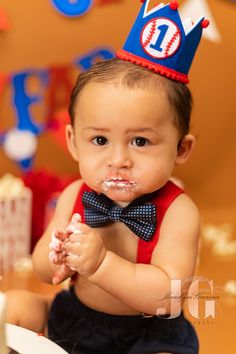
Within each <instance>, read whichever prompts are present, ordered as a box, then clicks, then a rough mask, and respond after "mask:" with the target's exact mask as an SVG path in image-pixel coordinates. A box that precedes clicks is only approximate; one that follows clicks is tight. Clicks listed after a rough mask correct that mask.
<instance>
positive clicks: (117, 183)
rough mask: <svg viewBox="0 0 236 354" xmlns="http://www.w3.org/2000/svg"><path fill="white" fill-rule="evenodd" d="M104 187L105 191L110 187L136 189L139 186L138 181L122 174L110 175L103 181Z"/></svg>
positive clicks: (127, 189) (126, 189)
mask: <svg viewBox="0 0 236 354" xmlns="http://www.w3.org/2000/svg"><path fill="white" fill-rule="evenodd" d="M102 188H103V190H104V191H105V192H107V191H108V190H109V189H119V190H125V191H134V190H135V189H136V188H137V182H136V181H134V180H133V179H129V178H124V177H122V176H114V177H109V178H107V179H106V180H104V181H103V182H102Z"/></svg>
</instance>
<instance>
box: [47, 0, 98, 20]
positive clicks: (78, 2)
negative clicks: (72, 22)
mask: <svg viewBox="0 0 236 354" xmlns="http://www.w3.org/2000/svg"><path fill="white" fill-rule="evenodd" d="M51 1H52V3H53V5H54V6H55V7H56V9H57V10H58V11H59V12H60V13H62V14H63V15H65V16H69V17H78V16H82V15H84V14H85V13H86V12H87V11H89V9H90V7H91V6H92V3H93V0H73V1H72V0H51Z"/></svg>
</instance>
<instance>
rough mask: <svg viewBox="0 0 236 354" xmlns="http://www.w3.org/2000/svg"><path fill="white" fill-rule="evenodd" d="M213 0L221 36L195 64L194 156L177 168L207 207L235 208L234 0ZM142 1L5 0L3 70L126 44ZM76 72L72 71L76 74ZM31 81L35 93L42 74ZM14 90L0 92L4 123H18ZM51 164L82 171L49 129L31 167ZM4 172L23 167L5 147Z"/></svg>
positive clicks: (1, 4) (39, 111) (0, 46)
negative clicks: (68, 0)
mask: <svg viewBox="0 0 236 354" xmlns="http://www.w3.org/2000/svg"><path fill="white" fill-rule="evenodd" d="M184 2H185V1H182V3H183V4H184ZM102 3H103V5H102ZM153 3H156V1H154V2H153ZM180 3H181V1H180ZM208 5H209V7H210V9H211V12H212V14H213V16H214V19H215V22H216V24H217V26H218V29H219V31H220V33H221V36H222V41H221V42H219V43H213V42H210V41H209V40H206V39H203V40H202V42H201V45H200V47H199V50H198V53H197V56H196V58H195V60H194V63H193V65H192V70H191V73H190V81H191V83H190V88H191V90H192V93H193V96H194V101H195V108H194V113H193V120H192V130H193V133H194V134H195V135H196V136H197V146H196V148H195V151H194V153H193V156H192V159H191V161H189V162H188V164H187V165H186V166H184V167H181V168H178V169H177V170H176V171H175V175H176V176H178V177H180V178H181V179H183V181H184V182H185V184H186V186H187V189H188V190H189V192H190V194H191V195H192V197H193V199H194V200H195V201H196V202H197V203H198V204H199V205H200V206H201V207H204V208H208V207H211V206H212V207H219V208H223V209H224V208H228V209H232V208H233V205H234V204H235V199H236V189H235V188H234V183H235V180H236V167H235V147H236V139H235V136H234V134H235V131H236V119H235V116H236V115H235V111H236V109H235V101H236V99H235V82H236V74H235V62H236V47H235V43H236V38H235V35H234V29H233V28H234V27H233V26H234V23H235V16H236V4H234V3H233V2H230V1H226V0H225V1H224V0H217V1H216V0H208ZM139 7H140V2H139V1H138V0H132V1H131V0H110V1H108V0H107V1H102V0H96V1H95V0H94V2H93V6H92V7H91V9H90V10H89V11H88V13H87V14H85V15H83V16H81V17H78V18H68V17H65V16H63V15H62V14H60V13H59V12H58V11H56V9H55V8H54V7H53V6H52V3H51V1H50V0H34V1H31V0H25V1H23V2H22V1H19V0H11V1H9V0H0V9H1V10H4V11H5V13H6V14H7V15H8V18H9V21H10V24H11V28H10V29H9V30H8V31H7V32H0V73H5V74H10V75H11V74H13V73H16V72H20V71H23V70H25V69H29V68H32V69H45V68H49V67H50V66H52V65H53V64H57V65H64V64H68V63H73V61H74V60H75V58H77V57H79V56H81V55H84V54H85V53H87V52H89V51H91V50H93V49H94V48H96V47H109V48H111V49H113V50H117V49H119V48H121V47H122V44H123V42H124V40H125V38H126V35H127V33H128V31H129V29H130V26H131V24H132V23H133V21H134V19H135V17H136V14H137V12H138V9H139ZM77 71H78V70H77ZM77 71H76V70H75V72H73V73H72V76H73V80H74V78H75V76H76V72H77ZM30 84H31V91H32V92H34V90H35V92H39V91H40V89H41V88H40V86H39V83H38V82H37V80H36V81H35V80H33V79H32V81H31V83H30ZM11 95H12V88H11V87H10V86H8V87H7V89H6V90H5V92H4V95H1V96H0V127H1V129H6V128H10V127H12V125H14V124H15V119H16V118H15V116H14V111H13V109H12V106H11ZM32 112H33V115H34V120H35V121H39V122H41V121H43V108H42V106H40V105H37V104H35V105H34V107H33V109H32ZM46 166H50V168H51V170H52V171H55V172H56V173H58V174H61V175H63V174H76V173H77V170H76V165H75V163H74V162H73V161H72V160H71V159H70V158H69V156H68V155H67V153H65V152H64V151H63V149H62V148H61V147H60V145H58V144H57V143H56V141H55V140H54V139H52V136H51V134H50V133H49V132H45V133H43V134H42V135H39V136H38V149H37V153H36V156H35V162H34V166H33V168H34V169H36V170H38V169H42V168H45V167H46ZM6 172H11V173H13V174H15V175H21V174H22V170H21V169H20V168H19V167H18V165H17V164H15V163H14V162H13V161H11V160H10V159H9V158H8V157H7V156H6V155H5V153H4V151H3V149H2V147H1V146H0V176H1V175H3V174H4V173H6Z"/></svg>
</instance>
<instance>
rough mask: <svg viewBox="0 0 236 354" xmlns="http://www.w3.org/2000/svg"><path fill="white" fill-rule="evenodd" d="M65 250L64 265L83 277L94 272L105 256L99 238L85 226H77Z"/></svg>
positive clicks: (67, 241) (103, 247)
mask: <svg viewBox="0 0 236 354" xmlns="http://www.w3.org/2000/svg"><path fill="white" fill-rule="evenodd" d="M65 249H66V253H67V255H66V261H65V264H66V265H67V266H68V267H70V268H71V269H73V270H76V271H77V272H78V273H80V274H81V275H83V276H85V277H89V276H91V275H92V274H93V273H95V272H96V270H97V269H98V267H99V266H100V264H101V263H102V261H103V259H104V257H105V255H106V248H105V246H104V243H103V240H102V238H101V236H100V235H99V234H98V232H97V231H95V230H94V229H92V228H91V227H89V226H88V225H85V224H79V225H78V228H77V229H76V230H75V231H74V232H73V233H72V234H71V235H70V236H69V237H68V239H67V240H66V242H65Z"/></svg>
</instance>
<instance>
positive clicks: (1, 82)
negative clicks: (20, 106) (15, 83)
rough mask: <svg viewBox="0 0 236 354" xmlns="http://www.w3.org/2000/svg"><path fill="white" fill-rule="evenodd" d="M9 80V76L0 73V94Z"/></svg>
mask: <svg viewBox="0 0 236 354" xmlns="http://www.w3.org/2000/svg"><path fill="white" fill-rule="evenodd" d="M8 82H9V76H8V75H4V74H1V73H0V95H1V94H2V92H3V91H4V89H5V87H6V86H7V84H8Z"/></svg>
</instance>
